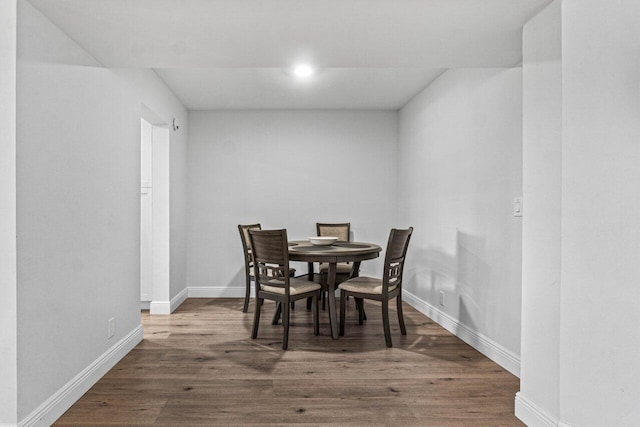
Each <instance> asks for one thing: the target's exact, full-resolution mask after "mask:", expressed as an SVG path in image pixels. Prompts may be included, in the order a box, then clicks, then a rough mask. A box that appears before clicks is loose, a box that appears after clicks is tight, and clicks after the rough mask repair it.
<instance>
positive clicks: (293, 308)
mask: <svg viewBox="0 0 640 427" xmlns="http://www.w3.org/2000/svg"><path fill="white" fill-rule="evenodd" d="M295 309H296V302H295V301H291V310H295Z"/></svg>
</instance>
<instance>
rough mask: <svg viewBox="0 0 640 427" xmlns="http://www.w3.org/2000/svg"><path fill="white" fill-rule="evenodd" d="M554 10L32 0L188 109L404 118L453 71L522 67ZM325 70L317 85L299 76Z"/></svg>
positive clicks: (490, 4) (289, 1) (417, 2)
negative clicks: (528, 29)
mask: <svg viewBox="0 0 640 427" xmlns="http://www.w3.org/2000/svg"><path fill="white" fill-rule="evenodd" d="M550 1H551V0H135V1H134V0H29V2H30V3H31V4H32V5H33V6H35V7H36V8H37V9H38V10H40V11H41V12H42V13H43V14H44V15H45V16H47V17H48V18H49V19H50V20H51V21H52V22H53V23H54V24H56V25H57V26H58V27H59V28H61V29H62V30H63V31H64V32H65V33H66V34H67V35H68V36H69V37H71V38H72V39H73V40H75V41H76V42H77V43H78V44H79V45H80V46H82V47H83V48H84V49H85V50H86V51H88V52H89V53H91V54H92V55H93V56H94V57H95V58H96V59H97V60H98V61H99V62H100V63H102V64H103V65H104V66H107V67H135V68H152V69H155V70H156V72H157V73H158V75H159V76H160V77H161V78H162V79H163V80H164V81H165V83H166V84H167V85H168V86H169V87H170V88H171V90H172V91H173V92H174V93H175V94H176V96H178V98H180V100H181V101H182V102H183V103H184V104H185V106H186V107H187V108H189V109H252V108H256V109H261V108H279V109H286V108H294V109H295V108H304V109H311V108H327V109H334V108H338V109H339V108H348V109H360V108H362V109H397V108H399V107H401V106H402V105H404V104H405V103H406V102H407V101H408V100H410V99H411V98H412V97H413V96H415V95H416V94H417V93H419V92H420V91H421V90H422V89H423V88H424V87H426V86H427V85H428V84H429V83H431V82H432V81H433V80H434V79H435V78H436V77H437V76H439V75H440V74H441V73H442V72H443V71H444V70H445V69H447V68H457V67H511V66H515V65H517V64H518V63H520V61H521V59H522V58H521V56H522V54H521V44H522V26H523V24H524V23H525V22H527V21H528V20H529V19H530V18H531V17H532V16H534V15H535V14H536V13H537V12H538V11H540V10H541V9H542V8H543V7H545V6H546V5H547V4H548V3H550ZM298 62H307V63H310V64H312V65H313V66H314V67H316V68H317V73H316V75H314V76H312V77H311V78H308V79H306V80H298V79H296V78H295V77H294V76H292V74H291V72H290V70H291V67H292V66H293V65H294V64H295V63H298Z"/></svg>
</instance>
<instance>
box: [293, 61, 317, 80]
mask: <svg viewBox="0 0 640 427" xmlns="http://www.w3.org/2000/svg"><path fill="white" fill-rule="evenodd" d="M312 74H313V68H311V66H310V65H307V64H300V65H296V66H295V68H294V69H293V75H294V76H296V77H299V78H301V79H304V78H307V77H309V76H311V75H312Z"/></svg>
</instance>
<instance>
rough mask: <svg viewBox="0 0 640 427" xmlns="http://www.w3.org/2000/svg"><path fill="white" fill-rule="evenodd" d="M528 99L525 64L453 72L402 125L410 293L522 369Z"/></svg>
mask: <svg viewBox="0 0 640 427" xmlns="http://www.w3.org/2000/svg"><path fill="white" fill-rule="evenodd" d="M521 102H522V98H521V70H520V69H464V70H462V69H461V70H450V71H447V72H445V73H444V74H443V75H442V76H440V77H439V78H438V79H437V80H436V81H435V82H433V83H432V84H431V85H430V86H428V87H427V88H426V89H425V90H424V91H423V92H422V93H420V94H419V95H418V96H417V97H416V98H414V99H413V100H412V101H411V102H410V103H408V104H407V105H406V106H405V107H403V108H402V110H401V111H400V122H399V128H400V155H399V156H400V158H399V165H400V166H399V169H400V177H399V188H400V217H399V222H400V223H401V224H406V225H409V224H410V225H413V226H414V227H415V232H414V236H413V237H412V241H411V246H410V248H409V253H410V257H409V262H408V264H407V267H406V271H405V275H406V276H405V277H406V284H405V287H406V290H407V291H408V292H407V299H408V300H409V302H411V303H412V304H413V305H414V306H416V307H418V308H420V309H421V310H423V311H425V312H427V314H429V315H431V316H432V317H434V318H436V320H438V321H439V322H441V323H445V324H446V326H448V327H449V328H450V329H453V330H454V331H455V332H457V333H458V335H460V336H461V337H463V339H465V340H466V341H467V342H470V343H471V344H472V345H474V346H475V347H476V348H479V349H480V350H481V351H483V352H485V353H487V354H488V355H489V356H490V357H493V358H494V359H495V360H498V361H499V362H500V363H502V364H503V365H505V366H506V367H507V368H508V369H510V370H511V371H513V372H515V373H517V371H518V368H519V366H518V365H519V354H520V289H521V232H522V224H521V220H522V219H521V218H515V217H514V216H513V199H514V198H515V197H518V196H520V195H521V191H522V187H521V162H522V160H521V154H522V151H521V148H522V147H521V141H522V140H521V138H522V135H521V126H522V123H521V114H522V113H521V112H522V104H521ZM525 210H526V208H525ZM441 291H442V292H444V294H445V306H444V307H443V306H441V305H440V304H439V294H440V292H441Z"/></svg>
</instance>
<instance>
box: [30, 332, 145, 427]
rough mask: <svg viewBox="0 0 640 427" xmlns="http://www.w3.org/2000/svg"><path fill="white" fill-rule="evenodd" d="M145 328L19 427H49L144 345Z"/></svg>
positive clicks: (103, 355) (122, 340)
mask: <svg viewBox="0 0 640 427" xmlns="http://www.w3.org/2000/svg"><path fill="white" fill-rule="evenodd" d="M143 337H144V334H143V332H142V325H139V326H138V327H136V328H135V329H134V330H132V331H131V332H129V334H128V335H127V336H125V337H124V338H122V339H121V340H120V341H118V342H117V343H116V344H115V345H113V347H111V348H110V349H109V350H107V351H106V352H105V353H103V354H102V355H101V356H100V357H98V358H97V359H96V360H94V361H93V362H92V363H91V364H90V365H89V366H87V367H86V368H84V369H83V370H82V372H80V373H79V374H78V375H76V376H75V377H74V378H73V379H72V380H71V381H69V382H68V383H67V384H65V385H64V386H63V387H62V388H61V389H59V390H58V391H57V392H55V393H54V394H53V395H52V396H51V397H50V398H49V399H47V400H46V401H45V402H44V403H42V404H41V405H40V406H38V407H37V408H36V409H35V410H34V411H33V412H32V413H31V414H29V415H28V416H27V417H25V418H24V419H23V420H22V421H20V422H19V423H18V426H19V427H31V426H36V427H39V426H50V425H51V424H53V423H54V422H55V421H56V420H57V419H58V418H59V417H60V416H61V415H62V414H64V413H65V411H66V410H67V409H69V408H70V407H71V405H73V404H74V403H75V402H76V401H77V400H78V399H80V397H82V395H83V394H85V393H86V392H87V390H89V389H90V388H91V387H92V386H93V385H94V384H95V383H96V382H98V380H99V379H100V378H102V377H103V376H104V374H106V373H107V372H108V371H109V369H111V368H113V367H114V366H115V364H116V363H118V362H119V361H120V360H121V359H122V358H123V357H124V356H126V355H127V353H129V352H130V351H131V350H133V348H134V347H135V346H136V345H138V343H140V342H141V341H142V339H143Z"/></svg>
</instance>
